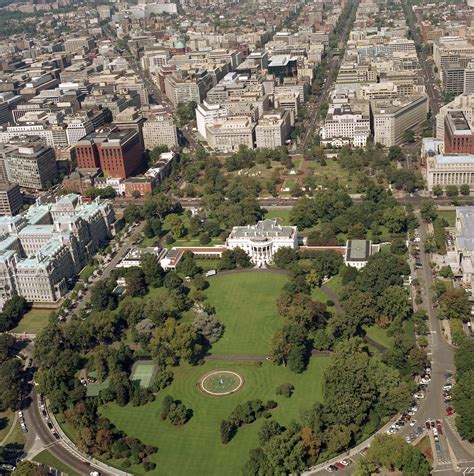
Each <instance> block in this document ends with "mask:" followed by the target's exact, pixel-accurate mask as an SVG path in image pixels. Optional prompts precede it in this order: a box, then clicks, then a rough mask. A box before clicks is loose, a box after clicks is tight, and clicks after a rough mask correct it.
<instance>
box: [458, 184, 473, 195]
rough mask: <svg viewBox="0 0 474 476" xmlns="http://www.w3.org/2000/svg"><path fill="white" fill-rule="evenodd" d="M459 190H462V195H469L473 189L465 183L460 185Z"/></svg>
mask: <svg viewBox="0 0 474 476" xmlns="http://www.w3.org/2000/svg"><path fill="white" fill-rule="evenodd" d="M459 191H460V192H461V195H464V196H468V195H469V194H470V193H471V189H470V187H469V185H467V184H463V185H461V186H460V187H459Z"/></svg>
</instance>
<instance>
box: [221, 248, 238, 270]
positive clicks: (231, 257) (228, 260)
mask: <svg viewBox="0 0 474 476" xmlns="http://www.w3.org/2000/svg"><path fill="white" fill-rule="evenodd" d="M235 267H236V264H235V254H234V252H233V251H232V250H224V251H223V252H222V257H221V260H220V263H219V268H220V269H223V270H224V269H234V268H235Z"/></svg>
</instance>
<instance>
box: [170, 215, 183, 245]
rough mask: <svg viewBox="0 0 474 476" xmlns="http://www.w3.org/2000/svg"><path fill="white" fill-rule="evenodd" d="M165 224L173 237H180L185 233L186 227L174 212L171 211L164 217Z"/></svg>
mask: <svg viewBox="0 0 474 476" xmlns="http://www.w3.org/2000/svg"><path fill="white" fill-rule="evenodd" d="M165 225H166V226H167V227H168V228H169V230H170V232H171V235H172V236H173V238H174V239H176V240H177V239H179V238H182V237H183V236H184V235H185V234H186V227H185V226H184V223H183V221H182V220H181V218H180V217H179V215H176V214H175V213H171V214H170V215H168V216H167V217H166V218H165Z"/></svg>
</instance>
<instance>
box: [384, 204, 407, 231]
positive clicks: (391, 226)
mask: <svg viewBox="0 0 474 476" xmlns="http://www.w3.org/2000/svg"><path fill="white" fill-rule="evenodd" d="M383 219H384V225H385V226H386V227H387V228H388V231H389V232H390V233H401V232H403V231H406V229H407V216H406V212H405V210H404V209H403V207H393V208H387V209H386V210H385V211H384V213H383Z"/></svg>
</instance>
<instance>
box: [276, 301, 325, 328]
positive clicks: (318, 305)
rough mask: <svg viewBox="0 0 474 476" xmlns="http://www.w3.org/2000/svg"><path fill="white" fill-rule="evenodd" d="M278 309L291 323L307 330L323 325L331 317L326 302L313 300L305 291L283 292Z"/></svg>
mask: <svg viewBox="0 0 474 476" xmlns="http://www.w3.org/2000/svg"><path fill="white" fill-rule="evenodd" d="M277 307H278V311H279V312H280V314H281V315H282V316H283V317H284V318H285V319H287V320H288V321H289V322H290V323H293V324H296V325H297V326H298V327H301V328H303V329H305V330H313V329H316V328H318V327H321V326H322V325H323V324H324V323H325V322H326V320H327V319H328V317H329V313H328V312H327V307H326V304H324V303H322V302H318V301H313V300H312V299H311V297H310V296H308V295H307V294H304V293H301V292H299V293H296V294H294V295H291V294H289V293H282V295H281V296H280V297H279V298H278V302H277Z"/></svg>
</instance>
